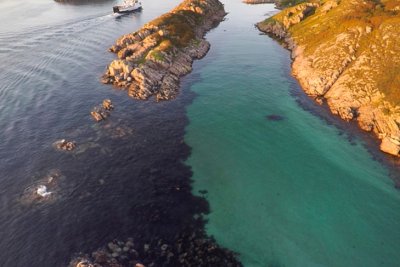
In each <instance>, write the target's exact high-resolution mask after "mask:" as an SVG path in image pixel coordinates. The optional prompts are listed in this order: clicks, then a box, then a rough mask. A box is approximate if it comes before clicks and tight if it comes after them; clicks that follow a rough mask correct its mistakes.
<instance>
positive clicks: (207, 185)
mask: <svg viewBox="0 0 400 267" xmlns="http://www.w3.org/2000/svg"><path fill="white" fill-rule="evenodd" d="M225 8H226V11H227V12H229V14H228V16H227V20H226V21H225V22H223V23H222V24H221V25H220V26H219V27H218V28H217V29H216V30H214V31H213V32H211V33H210V34H209V35H208V36H207V38H208V40H209V41H210V42H211V44H212V49H211V51H210V53H209V54H208V55H207V57H206V58H205V59H204V60H203V61H201V62H199V63H197V66H198V68H195V72H194V73H195V75H199V76H200V77H201V78H202V80H201V82H197V83H195V84H193V85H191V87H190V88H191V90H192V91H194V92H195V93H196V95H197V96H196V98H195V99H194V101H193V103H192V104H191V105H190V106H188V108H187V112H188V117H189V125H188V127H187V130H186V131H187V132H186V135H185V141H186V142H187V144H188V145H189V146H190V147H191V148H192V153H191V155H190V158H189V160H188V161H187V164H188V165H189V166H191V167H192V170H193V173H194V176H193V179H194V189H193V192H194V193H195V194H198V195H202V194H201V193H200V192H199V191H201V192H202V193H204V192H207V193H206V194H205V195H206V199H207V200H208V202H209V205H210V209H211V213H210V214H209V215H208V216H207V218H208V220H209V221H208V224H207V231H208V233H209V234H210V235H213V236H214V237H215V238H216V240H217V241H218V242H219V243H220V244H221V245H223V246H226V247H228V248H230V249H232V250H234V251H237V252H239V253H240V254H241V260H242V261H243V264H244V265H245V266H277V267H278V266H286V267H293V266H299V267H300V266H308V267H311V266H360V267H361V266H362V267H366V266H371V267H372V266H393V267H394V266H398V264H399V261H400V254H399V253H398V252H399V250H400V227H399V221H400V212H399V206H400V193H399V192H398V191H397V190H396V189H395V188H394V186H393V180H391V179H390V178H389V171H388V169H386V168H385V167H384V166H383V165H382V164H380V163H379V162H377V161H374V160H373V155H372V154H370V153H369V152H368V150H367V149H368V147H366V145H367V144H368V143H369V141H368V140H366V139H364V138H363V137H362V135H361V134H357V133H355V132H354V131H350V130H344V128H343V123H337V121H336V120H334V119H333V120H329V119H328V120H327V119H326V114H327V111H326V110H325V109H324V108H323V107H318V106H316V104H315V103H313V102H312V101H307V100H306V99H304V97H303V96H304V94H303V93H302V92H301V89H300V88H299V86H298V84H297V83H296V81H295V80H294V79H293V78H291V77H290V63H291V62H290V56H289V52H288V51H286V50H284V49H283V48H282V47H280V46H279V44H278V43H277V42H276V41H274V40H272V39H271V38H269V37H268V36H265V35H259V33H258V31H257V30H256V29H255V28H254V26H253V25H254V23H255V22H258V21H260V20H262V19H263V18H265V14H266V13H268V14H270V12H273V6H272V5H244V4H242V3H240V1H225ZM310 111H312V112H310ZM319 113H320V114H319ZM320 115H322V116H320ZM269 118H270V119H269ZM276 118H279V119H276ZM350 128H352V127H350Z"/></svg>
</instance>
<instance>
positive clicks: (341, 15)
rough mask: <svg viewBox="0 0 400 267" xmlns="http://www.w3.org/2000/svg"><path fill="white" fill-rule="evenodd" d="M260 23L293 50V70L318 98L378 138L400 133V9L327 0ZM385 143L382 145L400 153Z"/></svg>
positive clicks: (394, 153) (306, 89) (286, 10)
mask: <svg viewBox="0 0 400 267" xmlns="http://www.w3.org/2000/svg"><path fill="white" fill-rule="evenodd" d="M364 17H365V18H366V17H368V18H369V19H368V20H364V19H362V18H364ZM306 19H307V20H306ZM257 27H258V28H259V29H260V30H261V31H263V32H265V33H268V34H270V35H272V36H274V37H276V38H278V39H279V40H281V41H283V42H284V44H285V46H286V47H287V48H288V49H290V50H291V51H292V58H293V64H292V73H293V75H294V76H295V77H296V78H297V79H298V80H299V83H300V85H301V87H302V88H303V90H304V91H305V92H306V93H307V94H308V95H310V96H312V97H313V98H314V99H316V100H318V101H317V102H319V103H320V104H322V103H323V102H326V103H327V104H328V106H329V108H330V109H331V111H332V112H333V113H334V114H337V115H339V116H340V117H341V118H342V119H344V120H346V121H350V120H356V121H357V123H358V125H359V126H360V127H361V128H362V129H363V130H366V131H370V132H374V133H375V135H376V136H377V137H378V138H380V139H382V138H385V137H386V136H391V137H398V136H400V128H399V125H400V123H399V122H400V106H399V103H400V91H399V90H400V89H399V88H400V78H399V77H400V76H399V75H398V70H399V68H400V47H399V46H398V45H396V44H397V43H398V42H397V40H399V39H400V16H399V14H398V13H396V12H393V10H392V9H391V8H390V7H388V6H387V7H384V8H383V6H382V5H381V4H379V3H377V2H373V1H362V0H342V1H338V0H327V1H324V2H318V3H317V2H316V3H302V4H299V5H297V6H294V7H290V8H287V9H285V10H283V11H282V12H280V13H278V14H277V15H275V16H273V17H271V18H268V19H266V20H265V21H263V22H260V23H258V24H257ZM395 139H396V138H395ZM383 143H384V145H383V146H381V149H382V151H384V152H387V153H390V154H392V155H398V153H396V147H394V146H393V145H392V144H390V143H388V141H387V140H386V141H384V142H383ZM388 151H390V152H388Z"/></svg>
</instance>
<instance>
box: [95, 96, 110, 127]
mask: <svg viewBox="0 0 400 267" xmlns="http://www.w3.org/2000/svg"><path fill="white" fill-rule="evenodd" d="M113 109H114V105H113V104H112V102H111V100H110V99H104V100H103V103H102V104H101V105H99V106H96V107H94V108H93V110H92V111H91V112H90V115H92V118H93V119H94V120H95V121H96V122H99V121H102V120H105V119H107V118H108V117H109V116H110V111H111V110H113Z"/></svg>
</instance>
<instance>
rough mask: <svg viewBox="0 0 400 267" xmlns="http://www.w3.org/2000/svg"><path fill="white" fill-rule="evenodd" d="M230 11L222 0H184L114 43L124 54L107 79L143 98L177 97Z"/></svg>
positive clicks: (120, 54)
mask: <svg viewBox="0 0 400 267" xmlns="http://www.w3.org/2000/svg"><path fill="white" fill-rule="evenodd" d="M225 15H226V13H225V10H224V6H223V5H222V4H221V3H220V2H219V1H218V0H185V1H183V2H182V3H181V4H180V5H178V6H177V7H176V8H174V9H173V10H172V11H170V12H168V13H166V14H164V15H162V16H160V17H159V18H157V19H155V20H153V21H151V22H149V23H147V24H145V25H144V26H143V27H142V28H141V29H140V30H138V31H136V32H134V33H129V34H126V35H124V36H122V37H120V38H119V39H118V40H117V42H116V44H115V45H113V46H112V47H111V48H110V51H112V52H114V53H116V54H117V56H118V59H116V60H114V61H112V62H111V64H110V65H109V66H108V68H107V71H106V73H105V74H104V75H103V77H102V82H103V83H108V84H114V85H116V86H118V87H122V88H126V89H127V90H128V94H129V96H131V97H134V98H137V99H148V98H149V97H151V96H153V95H154V96H155V97H156V99H157V101H159V100H167V99H171V98H174V97H175V96H176V94H177V92H178V89H179V79H180V77H181V76H183V75H185V74H188V73H189V72H190V71H191V70H192V63H193V60H195V59H200V58H202V57H204V56H205V55H206V54H207V52H208V50H209V48H210V44H209V43H208V42H207V41H206V40H204V39H203V36H204V35H205V33H206V32H207V31H208V30H210V29H211V28H213V27H215V26H216V25H217V24H218V23H219V22H221V21H222V20H223V18H224V16H225Z"/></svg>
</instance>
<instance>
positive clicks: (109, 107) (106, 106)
mask: <svg viewBox="0 0 400 267" xmlns="http://www.w3.org/2000/svg"><path fill="white" fill-rule="evenodd" d="M103 108H104V109H105V110H113V109H114V105H113V104H112V102H111V100H110V99H104V100H103Z"/></svg>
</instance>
